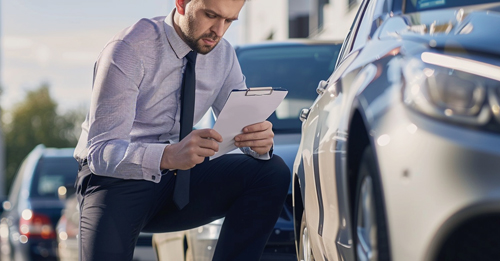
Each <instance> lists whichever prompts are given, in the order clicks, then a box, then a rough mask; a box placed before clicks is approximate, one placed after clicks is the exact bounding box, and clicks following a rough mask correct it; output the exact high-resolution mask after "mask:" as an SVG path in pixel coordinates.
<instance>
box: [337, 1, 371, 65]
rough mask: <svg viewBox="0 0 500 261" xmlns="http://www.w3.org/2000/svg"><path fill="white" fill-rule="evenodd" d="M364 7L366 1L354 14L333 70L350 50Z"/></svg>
mask: <svg viewBox="0 0 500 261" xmlns="http://www.w3.org/2000/svg"><path fill="white" fill-rule="evenodd" d="M365 6H366V1H363V2H362V3H361V4H360V5H359V8H358V11H357V12H356V16H355V17H354V20H353V22H352V24H351V28H350V29H349V32H347V36H346V38H345V39H344V43H343V44H342V48H341V51H340V55H339V60H338V61H337V64H336V65H335V68H336V67H338V66H339V65H340V63H342V62H343V61H344V59H345V58H346V57H347V56H348V54H349V53H350V52H351V50H352V46H353V42H354V38H355V36H356V31H357V28H358V25H359V23H360V19H361V17H362V13H363V10H364V9H365Z"/></svg>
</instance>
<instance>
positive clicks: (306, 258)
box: [299, 211, 314, 261]
mask: <svg viewBox="0 0 500 261" xmlns="http://www.w3.org/2000/svg"><path fill="white" fill-rule="evenodd" d="M299 260H300V261H314V256H313V254H312V251H311V243H310V241H309V229H308V228H307V223H306V212H305V211H304V212H303V213H302V221H301V222H300V242H299Z"/></svg>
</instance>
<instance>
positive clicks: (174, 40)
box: [164, 8, 191, 59]
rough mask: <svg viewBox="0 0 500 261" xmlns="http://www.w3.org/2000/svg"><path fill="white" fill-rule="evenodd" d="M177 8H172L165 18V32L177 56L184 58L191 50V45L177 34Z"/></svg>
mask: <svg viewBox="0 0 500 261" xmlns="http://www.w3.org/2000/svg"><path fill="white" fill-rule="evenodd" d="M175 12H176V9H175V8H174V10H172V12H170V14H169V15H168V16H167V17H166V18H165V20H164V23H165V34H166V35H167V40H168V42H169V44H170V47H172V50H173V51H174V53H175V55H176V56H177V58H179V59H182V58H184V56H186V54H188V53H189V52H190V51H191V47H189V46H188V45H187V44H186V43H185V42H184V40H182V38H181V37H180V36H179V35H178V34H177V32H176V31H175V28H174V14H175Z"/></svg>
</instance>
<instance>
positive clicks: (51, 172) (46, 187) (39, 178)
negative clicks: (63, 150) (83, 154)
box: [30, 157, 78, 199]
mask: <svg viewBox="0 0 500 261" xmlns="http://www.w3.org/2000/svg"><path fill="white" fill-rule="evenodd" d="M77 173H78V163H77V161H76V160H75V159H74V158H73V157H44V158H41V159H40V161H39V162H38V165H37V167H36V170H35V173H34V176H33V183H32V184H31V191H30V196H31V197H32V198H34V197H43V198H54V199H56V198H58V192H57V190H58V188H59V187H61V186H72V185H73V184H74V183H75V180H76V176H77Z"/></svg>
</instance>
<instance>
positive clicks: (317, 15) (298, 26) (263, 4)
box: [240, 0, 361, 43]
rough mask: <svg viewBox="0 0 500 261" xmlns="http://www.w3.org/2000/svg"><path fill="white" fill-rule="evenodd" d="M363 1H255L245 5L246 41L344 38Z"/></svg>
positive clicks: (244, 33)
mask: <svg viewBox="0 0 500 261" xmlns="http://www.w3.org/2000/svg"><path fill="white" fill-rule="evenodd" d="M360 1H361V0H273V1H267V0H252V1H248V2H247V3H246V4H245V7H244V9H243V11H242V13H243V20H244V22H243V26H242V27H243V28H242V29H241V31H242V32H243V33H242V34H243V35H242V37H241V39H240V41H241V42H242V43H254V42H259V41H264V40H278V41H279V40H285V39H289V38H314V39H333V40H339V39H343V38H344V37H345V36H346V35H347V32H348V31H349V28H350V26H351V22H352V21H353V19H354V17H355V16H356V12H357V9H358V7H359V3H360Z"/></svg>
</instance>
